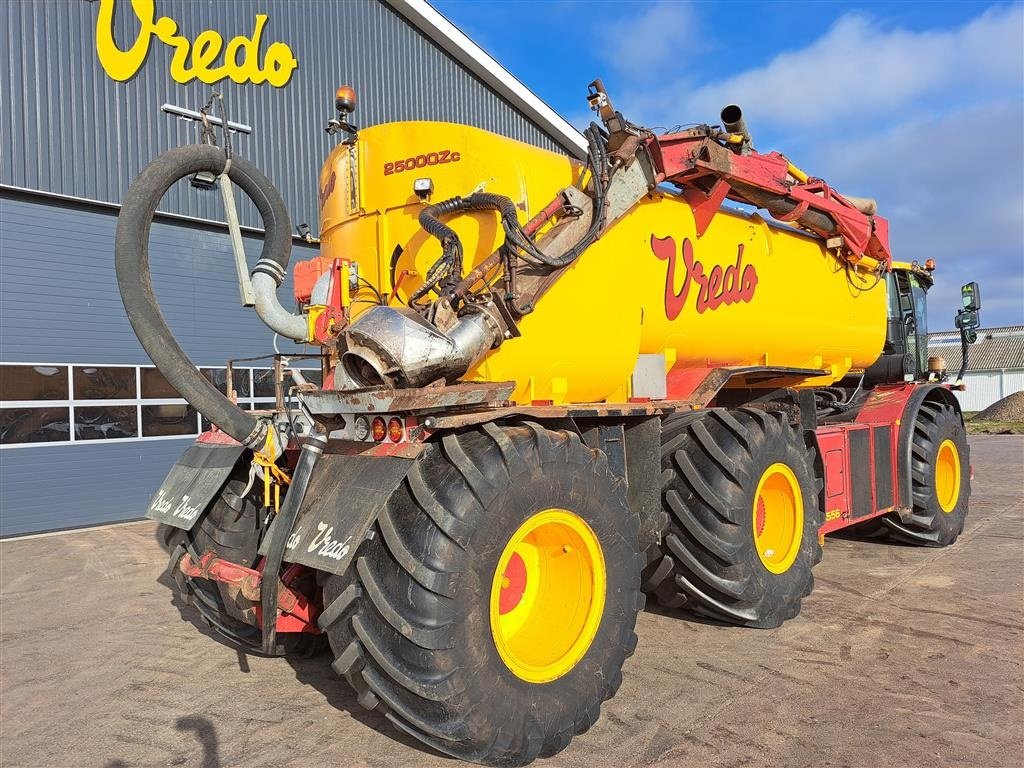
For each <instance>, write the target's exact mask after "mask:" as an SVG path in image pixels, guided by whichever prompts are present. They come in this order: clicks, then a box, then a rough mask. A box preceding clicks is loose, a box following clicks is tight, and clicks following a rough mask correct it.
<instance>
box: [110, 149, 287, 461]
mask: <svg viewBox="0 0 1024 768" xmlns="http://www.w3.org/2000/svg"><path fill="white" fill-rule="evenodd" d="M225 162H226V158H225V156H224V151H223V150H222V149H219V148H217V147H213V146H209V145H202V144H196V145H192V146H187V147H178V148H176V149H172V150H170V151H168V152H165V153H164V154H162V155H160V156H159V157H157V158H156V159H155V160H154V161H153V162H151V163H150V164H149V165H147V166H146V167H145V168H143V169H142V172H141V173H140V174H139V175H138V177H137V178H136V179H135V181H133V182H132V184H131V186H130V187H129V188H128V194H127V195H126V196H125V199H124V202H123V203H122V205H121V213H120V215H119V216H118V219H117V235H116V238H115V240H114V267H115V270H116V272H117V285H118V288H119V289H120V291H121V301H123V302H124V309H125V312H126V313H127V315H128V320H129V321H130V322H131V324H132V328H133V329H134V330H135V335H136V336H138V337H139V341H140V342H141V344H142V347H143V349H145V350H146V353H147V354H148V355H149V357H150V358H151V359H152V361H153V363H154V364H155V365H156V367H157V368H159V369H160V372H161V373H162V374H163V375H164V377H165V378H166V379H167V381H168V382H170V384H171V386H172V387H174V388H175V389H176V390H178V392H179V393H181V396H182V397H184V398H185V399H186V400H187V401H188V402H189V403H191V404H192V405H193V406H194V407H195V408H196V410H198V411H199V412H200V413H201V414H203V416H205V417H206V418H207V419H209V420H210V421H211V422H213V423H214V424H216V425H217V426H218V427H220V428H221V429H222V430H224V431H225V432H226V433H228V434H229V435H231V437H233V438H235V439H236V440H238V441H239V442H241V443H244V444H245V445H247V446H249V447H250V448H253V449H257V450H258V449H260V448H262V447H263V444H264V441H265V440H266V434H267V425H266V424H265V423H263V422H260V421H258V420H257V419H256V418H255V417H254V416H253V415H252V414H250V413H247V412H246V411H243V410H242V409H241V408H239V407H238V406H237V405H235V404H234V403H232V402H231V401H230V400H228V398H227V397H225V396H224V395H222V394H221V393H220V392H219V391H218V390H217V389H216V388H215V387H214V386H213V385H212V384H211V383H210V382H209V381H207V379H206V377H204V376H203V375H202V374H201V373H200V372H199V371H198V369H197V368H196V367H195V365H193V364H192V361H191V360H189V358H188V355H186V354H185V352H184V350H182V348H181V346H180V345H179V344H178V342H177V340H175V338H174V336H173V335H172V334H171V331H170V329H169V328H168V327H167V322H166V321H165V320H164V316H163V313H161V312H160V307H159V305H158V304H157V301H156V295H155V294H154V292H153V280H152V277H151V275H150V271H149V230H150V226H151V225H152V223H153V214H154V213H155V212H156V209H157V206H159V205H160V201H161V200H162V199H163V196H164V194H165V193H166V192H167V190H168V189H170V188H171V186H172V185H173V184H174V183H175V182H177V181H178V180H179V179H184V178H188V177H190V176H191V175H192V174H194V173H197V172H199V171H209V172H212V173H215V174H218V175H219V174H220V173H222V172H223V170H224V165H225ZM228 177H229V178H230V179H231V181H232V182H234V183H235V184H236V185H238V187H239V188H240V189H241V190H242V191H243V192H245V194H246V195H247V196H248V197H249V199H250V200H252V201H253V203H254V204H255V205H256V208H257V209H258V210H259V213H260V216H261V217H262V219H263V226H264V229H265V234H264V237H263V251H262V253H261V254H260V260H259V262H258V263H257V265H256V268H255V269H254V270H253V273H254V274H255V273H257V272H264V273H267V274H269V275H271V276H273V277H274V279H275V280H276V281H277V284H278V285H280V283H281V280H282V279H283V277H284V274H285V272H286V270H287V268H288V259H289V258H290V256H291V248H292V241H291V228H292V227H291V222H290V220H289V217H288V209H287V208H286V206H285V204H284V201H283V200H282V199H281V195H280V194H279V193H278V192H277V190H276V189H275V188H274V185H273V184H271V182H270V180H269V179H268V178H267V177H266V176H264V175H263V174H262V173H261V172H260V171H259V170H258V169H257V168H256V167H255V166H254V165H252V163H249V162H248V161H246V160H244V159H242V158H240V157H238V156H237V155H236V156H233V157H232V158H231V167H230V168H229V169H228Z"/></svg>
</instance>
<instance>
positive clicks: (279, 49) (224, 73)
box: [96, 0, 299, 88]
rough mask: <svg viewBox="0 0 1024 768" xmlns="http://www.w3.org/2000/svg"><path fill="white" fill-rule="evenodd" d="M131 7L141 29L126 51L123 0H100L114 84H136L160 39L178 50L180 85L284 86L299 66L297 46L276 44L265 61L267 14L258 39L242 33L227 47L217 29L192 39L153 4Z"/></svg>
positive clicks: (100, 46)
mask: <svg viewBox="0 0 1024 768" xmlns="http://www.w3.org/2000/svg"><path fill="white" fill-rule="evenodd" d="M122 2H123V0H122ZM131 3H132V10H133V11H134V13H135V16H136V18H137V19H138V22H139V25H140V29H139V34H138V37H137V38H136V39H135V42H134V43H132V45H131V47H130V48H127V49H122V48H121V47H120V46H119V45H118V44H117V41H116V40H114V8H115V6H116V5H117V0H100V10H99V16H98V18H97V20H96V55H97V56H98V57H99V60H100V64H102V65H103V69H104V70H105V71H106V73H107V74H108V75H109V76H110V77H112V78H113V79H114V80H122V81H123V80H130V79H131V78H133V77H134V76H135V74H136V73H137V72H138V71H139V69H140V68H141V67H142V64H143V62H144V61H145V60H146V55H147V54H148V53H149V46H150V44H151V43H152V41H153V38H154V37H155V38H156V39H157V40H159V41H160V42H162V43H163V44H164V45H167V46H169V47H171V48H173V49H174V56H173V57H172V59H171V67H170V74H171V77H172V78H173V79H174V80H175V81H176V82H179V83H189V82H191V81H192V80H200V81H202V82H204V83H216V82H218V81H220V80H224V79H225V78H231V79H232V80H233V81H234V82H236V83H246V82H249V83H256V84H259V83H270V84H271V85H272V86H274V87H277V88H280V87H281V86H282V85H284V84H285V83H287V82H288V81H289V80H290V79H291V76H292V72H294V71H295V68H296V67H298V66H299V62H298V61H297V60H296V59H295V56H294V55H293V54H292V50H291V48H289V47H288V46H287V45H285V44H284V43H280V42H275V43H271V44H270V45H269V46H268V47H267V52H266V55H265V56H264V57H263V60H262V62H261V61H260V41H261V40H262V37H263V27H264V26H266V23H267V19H268V18H269V17H268V16H267V15H266V14H262V13H259V14H256V22H255V26H254V27H253V32H252V36H250V37H244V36H242V35H239V36H238V37H233V38H231V39H230V40H229V41H228V42H227V44H226V45H225V43H224V38H223V37H221V36H220V35H219V34H218V33H217V32H214V31H213V30H212V29H208V30H205V31H203V32H200V33H199V34H198V35H196V38H195V40H189V39H188V38H187V37H184V36H182V35H179V34H177V32H178V22H176V21H175V20H174V19H172V18H170V17H168V16H161V17H160V18H159V19H155V20H154V17H155V16H156V10H155V8H154V2H153V0H131Z"/></svg>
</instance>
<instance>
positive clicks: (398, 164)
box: [384, 149, 462, 176]
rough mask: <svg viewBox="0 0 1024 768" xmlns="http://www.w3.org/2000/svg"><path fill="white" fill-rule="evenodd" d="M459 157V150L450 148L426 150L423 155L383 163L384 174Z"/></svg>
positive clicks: (388, 174)
mask: <svg viewBox="0 0 1024 768" xmlns="http://www.w3.org/2000/svg"><path fill="white" fill-rule="evenodd" d="M461 159H462V155H461V154H460V153H459V152H452V151H451V150H450V149H441V150H438V151H437V152H427V154H425V155H416V156H415V157H407V158H406V159H405V160H395V161H394V162H391V163H384V175H385V176H390V175H391V174H393V173H402V172H403V171H412V170H415V169H416V168H426V167H427V166H428V165H444V164H445V163H457V162H459V160H461Z"/></svg>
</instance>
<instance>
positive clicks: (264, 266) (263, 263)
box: [252, 259, 285, 286]
mask: <svg viewBox="0 0 1024 768" xmlns="http://www.w3.org/2000/svg"><path fill="white" fill-rule="evenodd" d="M257 272H262V273H263V274H265V275H269V276H270V277H272V278H273V279H274V282H275V283H276V284H277V285H278V286H280V285H281V283H283V282H284V276H285V272H284V267H282V266H281V265H280V264H278V263H277V262H276V261H273V260H271V259H260V260H259V261H257V262H256V266H255V267H253V270H252V274H254V275H255V274H256V273H257Z"/></svg>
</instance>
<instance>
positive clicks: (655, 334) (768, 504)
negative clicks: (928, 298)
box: [116, 81, 979, 765]
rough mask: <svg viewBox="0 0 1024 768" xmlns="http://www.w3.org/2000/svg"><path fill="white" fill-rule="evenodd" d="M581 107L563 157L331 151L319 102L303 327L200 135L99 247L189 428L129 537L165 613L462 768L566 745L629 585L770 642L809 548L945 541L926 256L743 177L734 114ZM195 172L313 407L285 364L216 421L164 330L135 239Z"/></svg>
mask: <svg viewBox="0 0 1024 768" xmlns="http://www.w3.org/2000/svg"><path fill="white" fill-rule="evenodd" d="M588 100H589V102H590V105H591V107H592V108H593V109H594V110H595V112H596V113H597V115H598V117H599V120H600V122H595V123H593V124H591V126H590V128H589V129H588V130H587V131H586V132H585V136H586V143H587V146H588V151H587V153H586V159H585V161H584V162H578V161H576V160H574V159H572V158H570V157H566V156H563V155H559V154H556V153H553V152H548V151H544V150H541V149H538V148H536V147H532V146H527V145H525V144H521V143H518V142H515V141H511V140H509V139H506V138H503V137H501V136H496V135H494V134H491V133H487V132H485V131H481V130H478V129H476V128H472V127H469V126H464V125H451V124H446V123H433V122H406V123H392V124H387V125H378V126H374V127H372V128H365V129H356V128H355V127H354V126H353V125H351V124H350V122H349V119H350V114H351V112H352V111H353V109H354V107H355V94H354V92H353V91H352V90H351V89H350V88H347V87H345V88H341V89H339V90H338V92H337V94H336V107H337V110H338V114H337V116H335V117H334V118H333V119H332V120H331V121H330V122H329V124H328V131H329V132H331V133H333V134H337V135H339V136H340V139H341V140H340V141H339V144H338V145H337V147H336V148H335V149H334V151H333V152H331V154H330V156H329V157H328V159H327V162H326V163H325V164H324V167H323V170H322V171H321V174H320V180H319V182H320V189H319V195H320V206H321V239H320V255H319V257H317V258H315V259H312V260H310V261H306V262H304V263H299V264H296V265H294V270H293V278H294V286H295V299H296V300H297V302H298V309H297V311H295V312H293V311H290V310H288V309H286V308H285V307H283V306H282V305H281V303H280V301H279V299H278V297H277V295H276V292H277V288H278V286H279V285H280V284H281V282H282V281H283V279H284V277H285V275H286V273H287V270H288V268H289V254H290V247H291V234H290V230H291V224H290V223H289V217H288V213H287V211H286V209H285V206H284V203H283V202H282V200H281V197H280V195H279V194H278V193H277V191H276V190H275V189H274V187H273V185H272V184H271V182H270V181H269V180H268V179H267V178H266V177H265V176H264V175H263V174H262V173H261V172H260V171H259V170H257V169H256V168H255V167H253V166H252V165H251V164H250V163H248V162H246V161H245V160H244V159H243V158H241V157H238V156H237V155H231V153H230V152H229V151H225V149H224V148H221V147H217V146H216V145H215V144H214V143H213V142H209V141H208V143H205V144H199V145H195V146H187V147H181V148H178V149H173V150H171V151H169V152H167V153H166V154H164V155H161V156H160V157H158V158H157V159H156V160H154V161H153V162H152V163H151V164H150V165H149V166H147V167H146V168H145V169H144V170H143V171H142V173H141V174H140V175H139V177H138V179H136V180H135V182H134V183H133V184H132V186H131V189H130V190H129V192H128V196H127V199H126V200H125V201H124V205H123V208H122V211H121V215H120V219H119V221H118V229H117V242H116V262H117V277H118V282H119V284H120V289H121V295H122V297H123V299H124V304H125V309H126V310H127V313H128V317H129V318H130V320H131V322H132V325H133V327H134V328H135V331H136V333H137V334H138V337H139V339H140V341H141V342H142V344H143V346H144V347H145V349H146V351H147V352H148V353H149V355H150V357H152V359H153V362H154V363H155V364H156V365H157V366H158V367H159V369H160V370H161V371H162V372H163V374H164V375H165V376H166V378H167V380H168V381H169V382H170V383H171V384H172V385H173V386H174V387H176V388H177V390H178V391H179V392H180V393H181V394H182V396H183V397H185V398H186V399H187V400H188V401H189V402H190V403H192V405H194V406H195V407H196V408H197V409H198V410H199V411H200V412H201V413H202V414H203V415H204V416H205V417H206V418H207V419H208V420H209V421H210V422H212V424H214V425H215V426H214V427H212V428H211V430H210V431H208V432H205V433H204V434H202V435H201V436H200V437H199V439H198V440H197V441H196V442H195V444H194V445H192V446H191V447H189V448H188V450H187V451H186V452H185V454H184V456H182V458H181V459H180V460H179V462H178V464H177V465H176V466H175V467H173V468H172V470H171V472H170V474H169V475H168V477H167V479H166V481H165V482H164V484H163V486H162V488H161V489H160V491H159V492H158V494H157V496H156V498H155V499H154V502H153V503H152V505H151V506H150V508H149V513H148V514H149V516H150V517H152V518H153V519H155V520H157V521H159V522H160V523H161V524H163V527H162V528H161V530H162V533H163V536H164V540H165V541H166V543H167V544H168V548H169V550H170V553H171V563H170V567H171V570H172V572H173V573H174V575H175V577H176V580H177V583H178V586H179V588H180V589H181V591H182V593H183V595H184V596H185V597H186V599H188V600H189V601H190V602H191V603H192V604H193V605H194V606H195V608H196V609H197V610H198V611H199V612H200V613H201V614H202V615H203V617H204V618H205V619H206V620H207V621H208V622H209V623H210V624H211V625H212V626H213V627H214V628H216V629H217V630H218V631H219V632H220V633H222V634H223V635H225V636H226V637H228V638H230V639H231V640H232V641H234V642H235V643H237V644H239V645H241V646H242V647H243V648H245V649H248V650H251V651H253V652H258V653H264V654H284V653H289V652H299V651H302V650H308V649H310V648H315V647H317V646H325V645H326V644H327V643H329V646H330V649H331V651H332V653H333V654H334V656H335V658H336V661H335V662H334V668H335V670H337V672H338V673H339V674H340V675H342V676H344V677H345V678H346V679H347V680H348V682H349V683H350V684H351V685H352V687H353V688H354V689H355V691H356V693H357V694H358V698H359V702H360V703H361V704H362V705H363V706H365V707H367V708H369V709H374V710H378V711H379V712H382V713H384V714H385V715H386V716H387V717H388V718H389V719H390V720H391V722H392V723H394V725H395V726H397V727H398V728H400V729H401V730H403V731H405V732H406V733H408V734H411V735H412V736H414V737H415V738H417V739H419V740H421V741H423V742H425V743H426V744H428V745H430V746H431V747H433V748H435V749H438V750H441V751H442V752H445V753H448V754H450V755H454V756H457V757H460V758H463V759H466V760H471V761H476V762H480V763H484V764H493V765H521V764H525V763H528V762H530V761H531V760H533V759H534V758H536V757H538V756H544V755H552V754H554V753H556V752H558V751H560V750H562V749H564V748H565V747H566V745H568V743H569V741H570V740H571V739H572V738H573V736H574V735H576V734H579V733H582V732H583V731H585V730H586V729H587V728H589V727H590V726H591V725H592V724H593V723H594V721H595V720H596V719H597V717H598V714H599V710H600V707H601V703H602V702H603V701H605V700H606V699H608V698H610V697H611V696H612V695H614V694H615V692H616V690H617V689H618V687H619V683H620V682H621V680H622V675H621V667H622V664H623V661H624V659H625V658H626V657H627V656H629V655H630V654H631V653H632V651H633V649H634V647H635V645H636V642H637V639H636V635H635V634H634V623H635V620H636V616H637V612H638V611H640V609H641V608H642V607H643V605H644V593H645V592H646V593H647V594H649V595H651V596H653V597H654V598H655V599H656V600H657V601H658V602H660V603H662V604H663V605H666V606H671V607H678V608H680V609H683V610H684V611H690V612H693V613H696V614H701V615H703V616H705V617H709V618H711V619H714V620H718V621H721V622H727V623H731V624H736V625H742V626H746V627H775V626H778V625H779V624H780V623H781V622H783V621H785V620H786V619H788V618H791V617H793V616H795V615H796V614H797V613H798V612H799V610H800V603H801V600H803V598H805V597H807V596H808V595H810V594H811V588H812V586H813V578H812V575H811V570H812V568H813V567H814V565H815V564H816V563H817V562H818V561H819V560H820V558H821V553H822V543H823V541H824V535H825V534H827V533H829V532H832V531H836V530H839V529H841V528H846V527H849V526H859V527H861V528H862V529H866V530H868V531H869V532H870V533H871V534H873V535H876V534H877V535H885V536H889V537H892V538H894V539H898V540H900V541H903V542H908V543H914V544H922V545H927V546H946V545H949V544H951V543H953V541H954V540H955V539H956V538H957V535H958V534H959V533H960V532H961V531H962V530H963V526H964V519H965V517H966V515H967V504H968V497H969V495H970V480H971V471H970V463H969V449H968V444H967V438H966V434H965V430H964V422H963V418H962V416H961V413H960V408H959V406H958V405H957V401H956V399H955V398H954V396H953V394H952V393H951V391H950V390H951V389H953V388H956V387H958V386H960V377H962V375H963V374H962V371H961V373H960V376H959V377H958V376H952V377H951V376H949V375H948V374H947V372H946V371H945V370H944V369H945V363H944V362H942V361H941V360H939V359H937V358H931V359H929V358H928V355H927V345H926V317H925V294H926V292H927V291H928V288H929V287H930V286H931V285H932V276H933V271H934V263H933V262H932V261H931V260H930V259H928V260H922V261H920V262H918V261H914V262H912V263H907V262H899V261H895V260H894V259H893V257H892V254H891V253H890V249H889V237H888V225H887V222H886V220H885V219H884V218H882V217H881V216H879V215H877V212H876V205H875V203H874V202H873V201H871V200H864V199H857V198H852V197H849V196H845V195H842V194H840V193H839V192H837V191H836V190H835V189H833V188H832V187H830V186H829V185H828V184H826V183H825V182H824V181H823V180H821V179H818V178H814V177H811V176H808V174H806V173H804V172H803V171H801V170H800V169H799V168H797V167H796V166H795V165H793V164H792V163H791V162H790V161H789V160H788V159H787V158H786V157H784V156H783V155H781V154H778V153H776V152H770V153H760V152H757V151H756V150H755V149H754V148H753V146H752V141H751V137H750V134H749V133H748V132H747V129H746V127H745V125H744V122H743V119H742V116H741V113H740V110H739V108H738V107H735V106H730V107H727V108H726V109H725V110H723V112H722V116H721V122H722V124H721V125H720V126H712V125H698V126H696V127H694V128H689V129H687V130H683V131H681V132H678V133H668V134H660V135H658V134H655V133H653V132H652V131H650V130H648V129H645V128H642V127H640V126H637V125H634V124H632V123H630V122H629V121H628V120H626V119H625V118H624V117H623V116H622V114H621V113H620V112H618V111H616V110H615V108H614V107H613V106H612V104H611V103H610V101H609V99H608V96H607V95H606V93H605V92H604V88H603V86H602V85H601V83H600V81H595V82H594V83H592V84H591V86H590V89H589V95H588ZM204 136H205V137H206V138H207V139H208V140H209V139H210V131H209V130H206V131H204ZM226 143H227V142H225V144H226ZM189 177H192V178H193V179H194V180H195V181H196V182H197V183H198V180H199V179H202V178H204V177H205V178H206V185H207V186H210V185H211V184H219V185H220V186H221V188H222V192H223V193H225V200H226V201H227V202H228V212H227V214H228V220H229V222H232V221H234V220H235V217H234V212H233V209H232V206H231V200H232V199H233V198H232V196H231V195H228V194H227V192H228V191H229V190H230V189H231V186H232V184H233V185H235V186H237V187H238V188H240V189H241V190H242V192H244V193H245V194H246V195H247V196H248V197H250V198H251V199H252V200H253V202H254V203H255V204H256V206H257V208H258V209H259V212H260V214H261V215H262V217H263V223H264V226H265V232H266V234H265V237H264V242H263V251H262V255H261V257H260V259H259V261H258V262H257V263H256V265H255V268H253V269H252V272H251V275H250V274H247V273H246V270H241V271H240V275H239V277H240V281H241V283H242V291H243V295H244V296H248V297H249V302H248V303H251V304H252V305H253V306H255V309H256V312H257V314H258V315H259V317H260V318H261V319H262V320H263V322H264V323H266V324H267V325H268V326H269V327H270V328H271V329H273V330H274V331H275V332H276V333H277V334H279V335H281V336H283V337H286V338H290V339H293V340H295V341H298V342H304V343H307V344H311V345H315V346H316V347H318V348H319V350H320V351H319V354H317V355H316V356H315V357H316V359H318V360H319V362H320V364H321V367H322V378H320V379H318V381H319V382H322V386H319V385H317V384H313V383H310V382H309V381H308V380H307V378H304V377H303V375H302V374H301V372H300V371H297V370H294V368H293V367H292V365H293V364H292V363H291V362H290V360H289V359H286V358H283V357H281V356H280V355H279V356H276V357H275V364H274V369H275V372H276V379H277V381H276V388H277V402H276V407H275V408H273V409H272V410H268V411H247V410H243V409H241V408H239V407H238V406H237V405H236V403H235V402H233V400H232V397H231V394H232V393H231V391H230V389H231V388H230V384H229V386H228V391H227V395H225V393H224V392H221V391H219V390H218V389H217V388H215V387H214V386H213V385H212V384H211V383H210V382H209V381H207V379H206V378H204V377H203V376H202V375H201V374H200V372H199V371H198V370H197V369H196V367H195V366H194V365H193V364H192V363H191V362H190V361H189V359H188V358H187V356H186V355H185V353H184V352H183V351H182V349H181V347H180V346H179V345H178V344H177V342H176V341H175V339H174V338H173V336H172V335H171V333H170V332H169V330H168V328H167V326H166V324H165V323H164V320H163V318H162V316H161V313H160V310H159V308H158V306H157V303H156V300H155V295H154V291H153V287H152V284H151V280H150V274H149V266H148V256H147V240H148V235H149V228H150V223H151V221H152V218H153V214H154V211H155V210H156V209H157V206H158V204H159V203H160V200H161V198H162V197H163V195H164V193H165V192H166V191H167V189H168V188H169V187H170V186H171V185H173V184H174V183H176V182H177V181H178V180H179V179H183V178H189ZM728 201H731V202H734V203H739V204H741V205H742V206H745V208H743V209H741V208H738V207H737V206H730V205H729V204H728ZM755 209H756V210H758V211H764V212H767V213H768V214H770V216H771V218H773V219H774V220H775V221H776V222H778V223H771V222H769V221H768V220H766V219H765V218H763V217H762V215H761V214H759V213H751V212H749V211H753V210H755ZM744 211H747V212H744ZM963 296H964V308H963V309H962V310H961V311H960V313H959V314H958V316H957V325H958V326H959V327H960V328H961V332H962V338H963V346H964V350H965V359H966V350H967V346H968V343H969V342H970V341H972V340H973V334H974V328H975V327H977V324H978V312H979V294H978V290H977V286H976V285H975V284H973V283H972V284H969V285H968V286H965V287H964V292H963ZM230 371H231V367H230V365H229V373H230ZM308 378H312V377H308ZM229 381H230V375H229ZM185 496H187V497H188V501H187V503H185V502H184V501H183V499H184V497H185ZM324 638H326V641H327V642H326V643H325V642H323V640H324Z"/></svg>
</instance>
